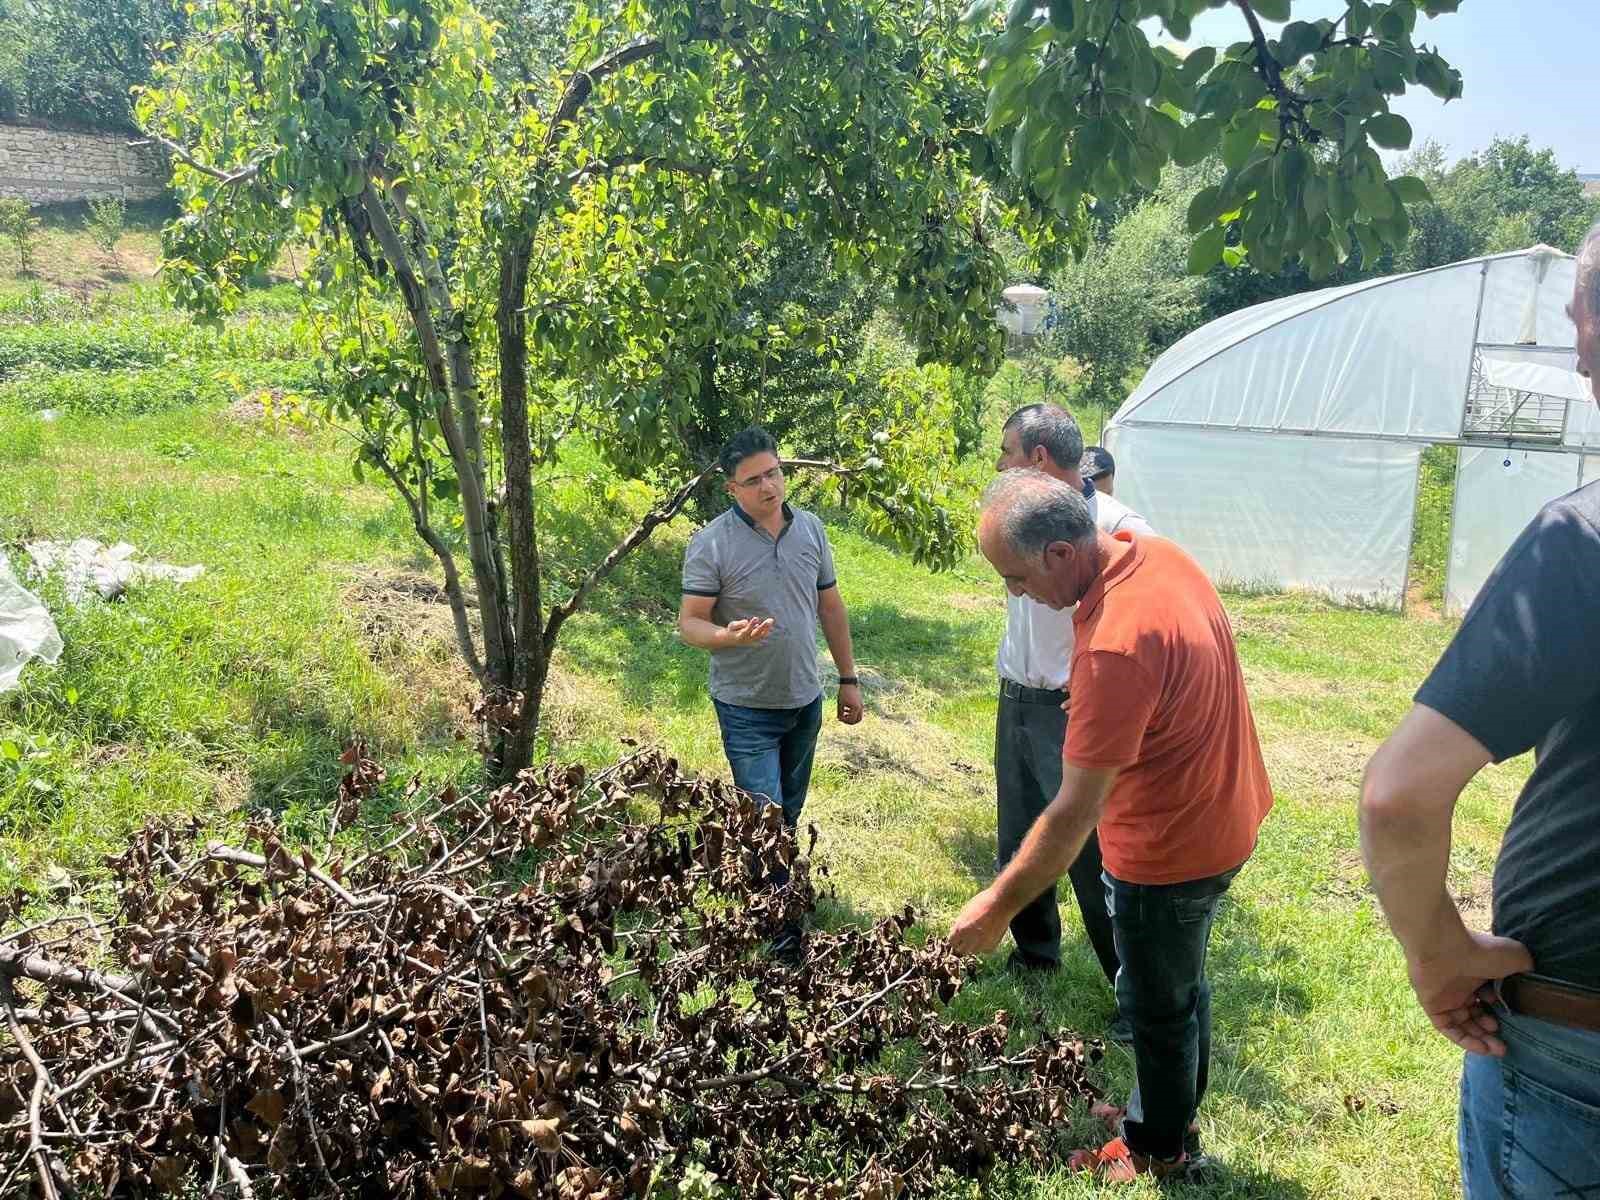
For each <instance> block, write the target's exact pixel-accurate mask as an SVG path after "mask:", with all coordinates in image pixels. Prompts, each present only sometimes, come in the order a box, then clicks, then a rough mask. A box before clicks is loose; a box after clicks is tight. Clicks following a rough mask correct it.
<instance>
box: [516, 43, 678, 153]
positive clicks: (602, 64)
mask: <svg viewBox="0 0 1600 1200" xmlns="http://www.w3.org/2000/svg"><path fill="white" fill-rule="evenodd" d="M664 49H666V44H665V43H664V42H662V40H661V39H660V38H657V37H637V38H634V40H633V41H631V42H628V43H627V44H626V45H624V46H620V47H618V48H617V49H615V50H613V51H612V52H611V53H610V54H607V55H606V56H605V57H603V58H599V59H596V60H595V61H594V62H593V63H591V64H590V65H589V66H588V67H587V68H586V69H584V70H581V71H577V72H575V73H574V74H573V75H572V77H571V78H570V79H568V80H567V86H566V88H565V89H564V90H563V91H562V93H561V100H560V102H559V103H558V104H557V105H556V110H555V112H554V113H552V114H551V116H550V127H549V129H547V130H546V131H545V135H544V146H545V149H546V150H548V149H549V148H550V147H551V146H553V145H555V140H556V137H557V136H558V134H559V133H560V131H561V128H562V126H564V125H570V124H571V123H572V121H573V119H574V118H575V117H577V115H578V110H579V109H580V108H582V107H583V106H584V104H585V102H587V101H588V99H589V97H590V96H591V95H593V94H594V88H595V84H597V83H599V82H600V81H601V80H603V79H604V78H606V76H608V75H615V74H616V73H617V72H618V71H620V70H622V69H623V68H624V67H628V66H631V65H632V64H634V63H636V62H643V61H644V60H645V59H647V58H651V57H653V56H654V55H657V54H660V53H661V51H662V50H664Z"/></svg>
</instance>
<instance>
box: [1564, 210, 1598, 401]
mask: <svg viewBox="0 0 1600 1200" xmlns="http://www.w3.org/2000/svg"><path fill="white" fill-rule="evenodd" d="M1567 312H1568V313H1570V314H1571V316H1572V321H1573V324H1575V325H1576V326H1577V327H1578V373H1579V374H1580V375H1582V376H1583V377H1584V378H1585V379H1587V380H1588V381H1589V386H1590V387H1591V388H1592V389H1593V390H1594V396H1595V400H1596V401H1597V402H1600V225H1596V226H1595V227H1594V228H1593V229H1591V230H1589V236H1588V237H1586V238H1584V239H1583V245H1582V246H1581V247H1579V249H1578V283H1577V286H1576V287H1575V288H1574V289H1573V295H1572V306H1571V307H1570V308H1568V309H1567Z"/></svg>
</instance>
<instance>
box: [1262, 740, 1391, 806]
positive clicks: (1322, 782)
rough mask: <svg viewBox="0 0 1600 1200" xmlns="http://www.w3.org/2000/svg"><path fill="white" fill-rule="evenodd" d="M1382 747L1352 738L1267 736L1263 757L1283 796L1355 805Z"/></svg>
mask: <svg viewBox="0 0 1600 1200" xmlns="http://www.w3.org/2000/svg"><path fill="white" fill-rule="evenodd" d="M1377 748H1378V743H1377V742H1375V741H1373V740H1372V739H1371V738H1363V737H1357V736H1354V735H1352V734H1333V733H1312V734H1277V735H1275V736H1274V735H1271V734H1264V735H1263V737H1262V739H1261V756H1262V758H1263V759H1265V760H1266V764H1267V777H1268V778H1269V779H1271V780H1272V788H1273V791H1274V792H1276V793H1278V794H1279V795H1294V796H1296V797H1298V798H1301V799H1306V800H1330V801H1334V802H1336V803H1350V804H1354V803H1355V798H1356V795H1357V793H1358V792H1359V791H1360V790H1361V776H1362V773H1363V772H1364V771H1365V770H1366V768H1367V760H1368V759H1370V758H1371V757H1372V754H1373V751H1375V750H1376V749H1377Z"/></svg>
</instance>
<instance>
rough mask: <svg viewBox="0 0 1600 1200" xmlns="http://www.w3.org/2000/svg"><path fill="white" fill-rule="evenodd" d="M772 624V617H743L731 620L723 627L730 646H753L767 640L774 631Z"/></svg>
mask: <svg viewBox="0 0 1600 1200" xmlns="http://www.w3.org/2000/svg"><path fill="white" fill-rule="evenodd" d="M772 626H773V620H772V618H771V617H741V618H740V619H739V620H737V621H729V622H728V623H727V625H726V626H724V627H723V632H724V633H725V634H726V635H727V644H728V645H729V646H753V645H755V644H756V643H757V642H762V641H765V640H766V638H767V635H768V634H769V633H771V632H772Z"/></svg>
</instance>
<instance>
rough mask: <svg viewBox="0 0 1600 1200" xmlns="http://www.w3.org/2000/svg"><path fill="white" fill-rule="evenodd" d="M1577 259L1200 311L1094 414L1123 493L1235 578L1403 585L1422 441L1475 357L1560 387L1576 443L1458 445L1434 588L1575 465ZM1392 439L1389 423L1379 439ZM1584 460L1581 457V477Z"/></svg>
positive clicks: (1473, 583) (1507, 536)
mask: <svg viewBox="0 0 1600 1200" xmlns="http://www.w3.org/2000/svg"><path fill="white" fill-rule="evenodd" d="M1574 277H1575V263H1574V260H1573V259H1572V258H1570V257H1569V256H1567V255H1563V254H1561V253H1559V252H1557V251H1555V250H1552V249H1550V248H1549V247H1547V246H1535V247H1532V248H1530V249H1528V250H1522V251H1517V252H1515V253H1512V254H1503V255H1495V256H1492V257H1489V258H1482V259H1471V260H1468V261H1466V262H1461V263H1455V264H1452V265H1450V266H1446V267H1440V268H1437V269H1434V270H1429V271H1421V272H1417V273H1414V274H1410V275H1398V276H1391V277H1388V278H1384V279H1374V280H1366V281H1363V282H1360V283H1356V284H1351V285H1348V286H1346V287H1340V288H1329V289H1325V290H1323V291H1320V292H1312V293H1306V294H1302V295H1297V296H1288V297H1284V298H1282V299H1279V300H1273V301H1269V302H1267V303H1265V304H1260V305H1256V306H1255V307H1253V308H1248V309H1244V310H1242V311H1240V312H1237V313H1233V314H1230V315H1229V316H1226V317H1223V318H1221V319H1220V320H1217V321H1213V322H1211V323H1210V324H1209V325H1206V326H1204V327H1203V328H1201V329H1198V330H1196V331H1195V332H1194V333H1192V334H1190V335H1189V336H1188V337H1186V338H1184V339H1183V340H1182V341H1180V342H1178V343H1177V344H1176V345H1175V346H1173V347H1172V349H1170V350H1168V351H1167V352H1166V353H1165V354H1163V355H1162V356H1161V357H1160V358H1158V359H1157V360H1156V362H1155V363H1154V364H1153V365H1152V366H1151V368H1150V370H1149V372H1148V373H1147V374H1146V375H1145V377H1144V379H1143V380H1142V381H1141V383H1140V385H1139V387H1138V389H1137V390H1136V391H1135V392H1134V393H1133V395H1132V396H1130V397H1129V398H1128V401H1127V403H1125V404H1124V405H1123V406H1122V408H1121V409H1120V410H1119V411H1118V412H1117V414H1116V416H1115V417H1114V418H1113V419H1112V421H1111V422H1110V423H1109V424H1108V426H1107V429H1106V432H1105V434H1104V439H1105V442H1106V445H1107V446H1108V448H1110V449H1111V451H1112V453H1113V454H1115V455H1116V457H1117V461H1118V464H1119V470H1118V472H1117V485H1118V494H1119V496H1121V497H1122V498H1124V499H1126V500H1127V501H1128V503H1130V504H1132V505H1133V507H1134V508H1136V509H1138V510H1139V511H1141V512H1142V513H1144V514H1145V516H1147V517H1148V518H1149V519H1150V520H1151V522H1152V523H1153V524H1154V525H1155V527H1156V528H1157V530H1159V531H1160V532H1161V533H1163V534H1165V535H1167V536H1170V537H1172V538H1175V539H1176V540H1177V541H1178V542H1179V543H1180V544H1182V545H1184V546H1185V547H1186V548H1188V549H1189V550H1190V552H1191V553H1193V554H1194V555H1195V556H1196V558H1198V559H1199V560H1200V562H1201V563H1202V565H1204V566H1205V567H1206V569H1207V570H1208V571H1209V572H1210V574H1211V575H1212V577H1213V578H1214V579H1215V580H1217V581H1218V582H1220V583H1224V584H1229V585H1234V586H1241V585H1242V586H1260V587H1303V588H1309V589H1313V590H1316V591H1321V592H1325V593H1328V594H1330V595H1332V596H1334V597H1336V598H1340V599H1344V600H1355V601H1361V602H1366V603H1377V604H1385V605H1398V604H1399V603H1400V602H1401V599H1402V597H1403V593H1404V590H1405V584H1406V564H1407V559H1408V556H1409V549H1410V542H1411V531H1412V525H1413V523H1414V518H1415V501H1416V487H1417V478H1416V475H1417V468H1418V464H1419V456H1420V453H1421V450H1422V448H1423V446H1424V445H1425V444H1427V443H1429V442H1449V441H1455V440H1457V439H1458V438H1460V437H1461V436H1462V426H1463V421H1464V418H1465V411H1466V400H1467V390H1468V384H1469V381H1470V379H1471V375H1472V369H1473V363H1474V359H1475V358H1476V359H1477V361H1478V362H1480V363H1481V365H1482V370H1483V373H1484V377H1485V380H1486V381H1487V382H1489V383H1491V384H1493V385H1496V386H1501V387H1511V388H1515V389H1518V390H1522V391H1534V392H1539V393H1541V394H1545V395H1551V396H1555V397H1559V398H1561V399H1564V400H1566V401H1567V402H1568V406H1567V412H1566V427H1565V432H1564V436H1563V437H1562V439H1561V441H1562V444H1564V445H1565V446H1567V447H1571V448H1572V450H1569V451H1567V452H1564V453H1563V452H1559V451H1538V450H1533V451H1527V452H1524V451H1522V450H1520V449H1519V450H1517V451H1516V454H1517V456H1518V458H1519V459H1523V458H1526V461H1525V462H1524V464H1523V465H1522V466H1521V467H1520V468H1519V469H1518V471H1517V472H1514V473H1511V472H1510V471H1509V469H1508V468H1504V467H1501V466H1499V465H1498V464H1499V463H1500V461H1501V459H1502V458H1503V457H1504V455H1503V453H1502V452H1501V450H1500V449H1499V448H1497V447H1489V448H1488V449H1486V450H1479V449H1473V450H1470V451H1468V452H1466V453H1464V454H1463V455H1462V457H1461V463H1462V472H1461V476H1460V479H1459V481H1458V501H1457V505H1458V507H1457V511H1456V514H1455V522H1454V527H1453V537H1452V545H1451V547H1450V570H1449V575H1450V578H1449V585H1448V588H1447V602H1448V603H1449V605H1450V606H1451V607H1453V608H1460V607H1462V606H1464V605H1465V604H1466V603H1468V602H1470V599H1471V597H1472V596H1473V595H1474V594H1476V591H1477V589H1478V587H1479V586H1481V584H1482V582H1483V580H1484V579H1485V578H1486V577H1487V576H1488V573H1489V571H1490V570H1492V569H1493V566H1494V564H1495V563H1496V562H1497V561H1498V560H1499V558H1500V557H1501V555H1503V554H1504V553H1505V551H1506V549H1507V548H1508V547H1509V546H1510V544H1511V543H1512V541H1514V540H1515V538H1516V535H1517V533H1518V532H1520V531H1521V529H1522V528H1523V527H1524V526H1525V525H1526V524H1527V522H1528V521H1529V520H1530V519H1531V518H1532V517H1533V515H1534V513H1535V512H1537V511H1538V509H1539V507H1540V506H1541V505H1542V504H1544V503H1546V502H1547V501H1549V500H1551V499H1554V498H1555V497H1557V496H1560V495H1563V494H1565V493H1566V492H1568V491H1570V490H1572V488H1574V487H1576V486H1577V485H1578V482H1579V479H1580V478H1581V477H1582V471H1583V466H1582V463H1583V457H1582V455H1581V454H1579V453H1575V452H1574V451H1576V450H1579V449H1589V448H1593V449H1596V450H1600V411H1597V409H1596V405H1595V403H1594V401H1593V396H1592V393H1591V392H1590V390H1589V388H1588V385H1587V382H1586V381H1584V380H1583V379H1582V378H1581V377H1580V376H1578V375H1577V373H1576V370H1575V367H1576V355H1575V353H1574V351H1573V349H1572V347H1573V345H1574V342H1575V338H1576V330H1575V329H1574V328H1573V325H1572V320H1571V318H1570V317H1569V316H1568V315H1567V311H1566V308H1567V304H1568V302H1569V301H1570V299H1571V297H1572V291H1573V285H1574ZM1388 439H1393V440H1388ZM1594 477H1595V476H1594V474H1593V473H1591V475H1590V478H1591V479H1593V478H1594Z"/></svg>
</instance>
